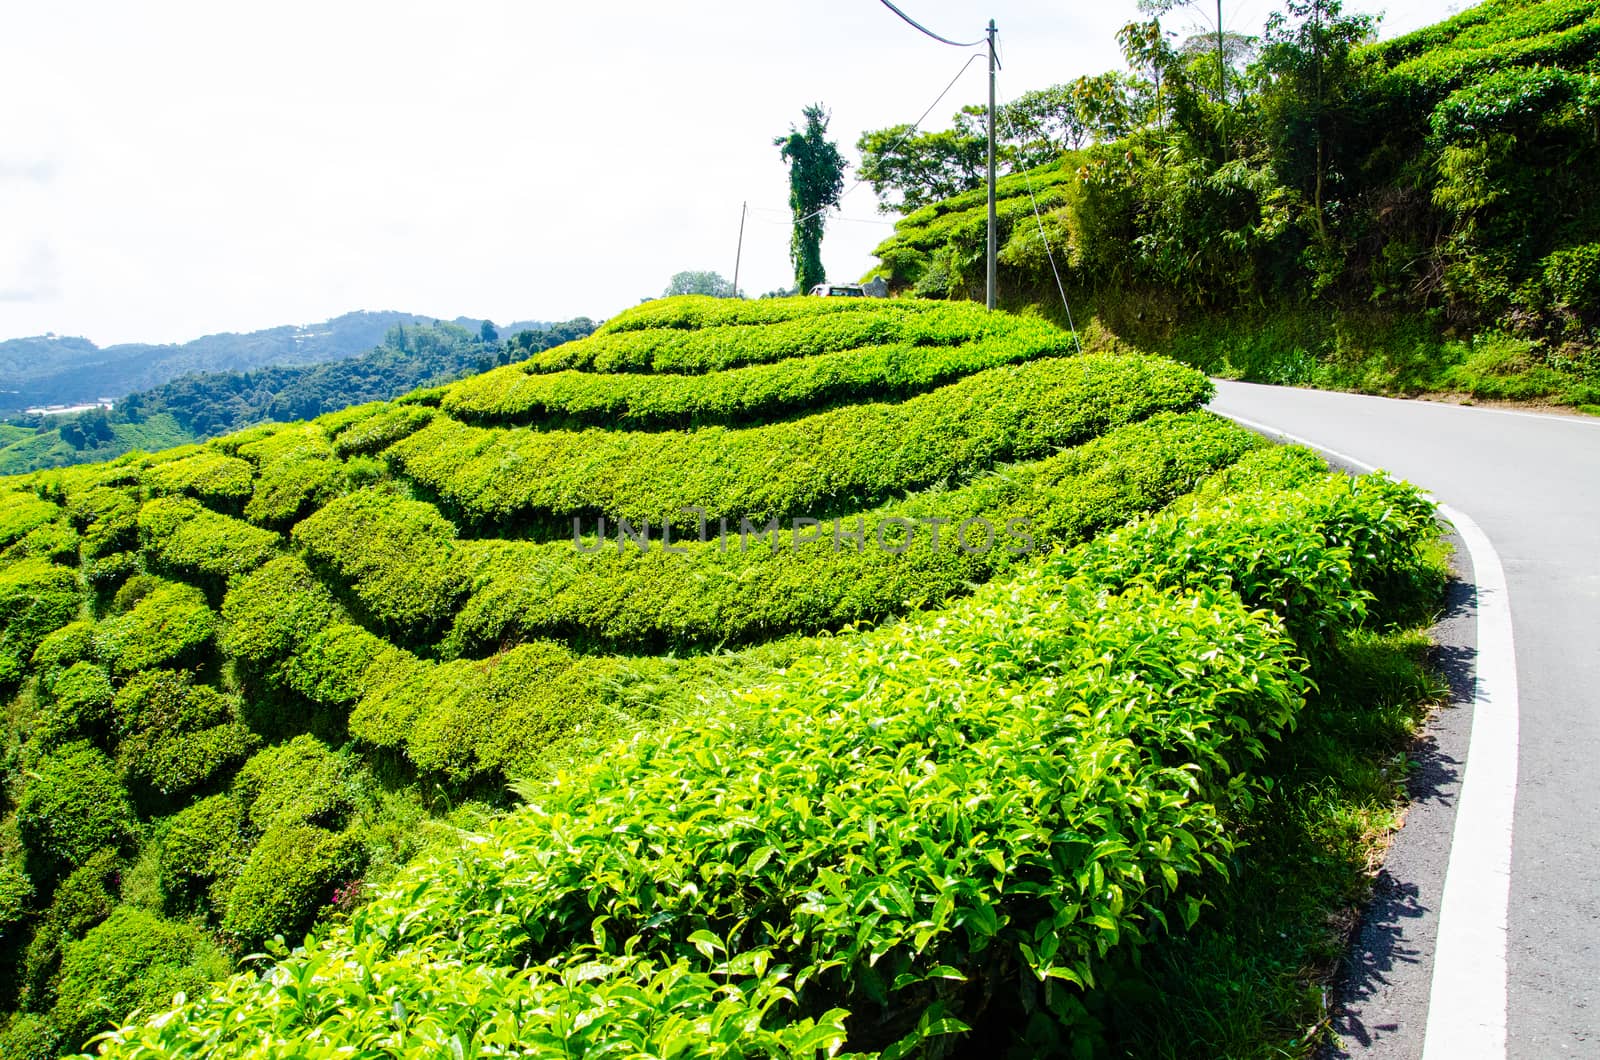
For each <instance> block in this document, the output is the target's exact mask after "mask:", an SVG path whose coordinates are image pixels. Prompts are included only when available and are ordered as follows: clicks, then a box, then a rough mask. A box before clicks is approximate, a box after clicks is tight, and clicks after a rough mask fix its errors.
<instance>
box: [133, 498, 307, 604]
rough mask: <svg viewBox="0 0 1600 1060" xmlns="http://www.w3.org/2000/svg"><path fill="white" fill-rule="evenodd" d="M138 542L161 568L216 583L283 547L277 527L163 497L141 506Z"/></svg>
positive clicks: (246, 569)
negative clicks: (276, 530) (269, 528)
mask: <svg viewBox="0 0 1600 1060" xmlns="http://www.w3.org/2000/svg"><path fill="white" fill-rule="evenodd" d="M139 543H140V545H141V546H142V547H143V549H144V551H145V554H146V555H147V556H148V557H149V558H150V560H151V562H152V564H153V565H154V566H155V567H157V568H159V569H160V570H162V571H165V572H168V573H172V574H177V575H180V576H183V575H187V576H188V577H190V578H194V579H198V580H200V581H202V582H204V583H206V584H211V585H216V586H221V585H223V584H225V583H226V582H227V580H228V578H230V577H231V576H233V575H235V574H242V573H244V572H245V571H249V570H253V569H255V568H256V567H259V566H261V564H263V563H265V562H266V561H267V560H269V559H271V558H272V557H273V556H274V555H276V554H277V551H278V535H277V534H275V533H273V532H272V531H270V530H262V529H260V528H259V527H254V526H251V525H250V524H249V523H246V522H242V521H240V520H238V519H234V518H232V517H231V516H227V515H220V514H218V513H217V512H213V511H211V510H210V509H208V508H205V507H203V506H202V505H201V504H199V503H198V502H196V501H192V500H188V499H186V498H180V497H158V498H156V499H155V500H152V501H151V502H149V503H148V504H146V505H145V506H144V507H143V508H141V509H140V510H139Z"/></svg>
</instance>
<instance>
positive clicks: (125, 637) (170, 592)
mask: <svg viewBox="0 0 1600 1060" xmlns="http://www.w3.org/2000/svg"><path fill="white" fill-rule="evenodd" d="M134 581H137V579H135V580H134ZM134 581H130V582H129V583H128V585H125V586H123V590H124V591H126V590H127V589H128V588H129V587H130V586H133V585H134ZM140 589H141V591H142V592H143V594H144V595H142V596H140V597H138V602H137V603H134V604H133V606H132V608H131V609H130V610H129V611H128V612H127V613H126V614H121V615H117V616H116V617H114V618H108V619H106V620H105V621H103V622H101V623H100V624H99V626H98V627H96V629H95V654H96V655H97V656H98V657H99V658H101V659H103V660H104V661H105V662H106V663H107V665H109V666H110V667H111V669H112V671H113V672H114V673H118V674H131V673H134V672H135V671H138V670H150V669H154V668H156V667H159V666H176V665H182V664H184V663H185V662H187V661H189V660H192V659H194V658H195V657H196V655H197V654H198V653H199V652H200V651H201V650H202V649H203V648H205V647H206V646H207V645H209V644H210V642H211V634H212V632H213V631H214V630H215V628H216V614H215V612H213V611H212V610H211V608H209V607H207V606H206V598H205V594H204V593H202V592H201V591H200V590H199V589H196V588H195V587H194V586H192V585H185V584H183V583H182V582H163V581H161V580H160V579H148V580H147V581H146V582H145V583H142V584H141V585H140ZM120 597H121V594H120V593H119V598H120Z"/></svg>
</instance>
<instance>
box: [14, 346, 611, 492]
mask: <svg viewBox="0 0 1600 1060" xmlns="http://www.w3.org/2000/svg"><path fill="white" fill-rule="evenodd" d="M457 320H458V321H459V323H438V324H426V323H425V324H416V325H411V324H395V325H394V326H392V327H391V328H390V329H389V330H388V332H387V333H386V334H385V335H383V337H382V342H381V344H378V345H375V346H374V347H373V348H372V349H370V350H368V351H366V352H364V353H361V354H360V355H358V356H351V357H345V358H344V359H342V360H337V361H327V362H324V363H320V364H299V365H273V366H270V367H265V368H260V369H256V370H253V371H247V372H192V373H188V374H185V375H183V376H180V377H178V378H177V379H174V380H171V381H170V382H166V383H163V384H161V385H160V386H157V387H152V388H150V389H148V390H140V391H135V392H134V393H132V394H128V395H126V396H125V397H122V398H120V399H119V400H118V401H117V402H116V405H115V407H114V408H112V409H111V410H110V411H109V412H108V411H107V410H104V409H93V410H90V411H88V412H84V413H81V414H74V415H63V416H28V417H23V418H22V422H21V423H20V424H16V423H6V424H0V475H15V474H23V473H25V472H28V471H37V470H40V469H42V468H51V467H67V466H69V465H72V464H82V463H88V462H91V461H96V460H110V459H112V458H114V457H117V456H120V455H122V454H123V453H126V452H129V451H130V450H133V449H139V450H143V451H145V452H153V451H155V450H158V449H167V448H171V447H172V446H176V445H184V444H187V443H189V442H197V441H203V440H205V439H207V438H212V437H215V436H216V435H219V434H223V433H226V432H228V431H234V430H238V429H240V428H243V427H249V426H252V425H254V424H257V423H266V422H286V421H289V420H299V419H311V418H313V417H315V416H319V415H322V414H323V413H325V412H334V411H337V410H339V409H343V408H347V407H349V406H351V405H359V404H363V403H365V402H368V401H381V400H385V399H388V398H392V397H396V396H398V395H400V394H404V393H406V392H407V391H409V390H414V389H416V388H417V387H420V386H429V385H433V384H437V383H446V382H450V381H451V380H454V379H458V378H460V377H461V376H463V375H468V374H470V373H473V372H481V371H487V370H488V369H490V368H492V367H494V366H495V365H497V364H506V363H508V362H509V361H510V360H512V359H517V360H520V359H522V358H525V357H527V356H529V355H531V354H534V353H537V352H539V351H541V350H545V349H548V348H550V347H552V346H558V345H560V344H561V343H563V342H567V341H570V340H572V339H576V338H582V337H583V336H585V335H588V334H589V333H590V332H591V331H593V330H594V322H593V321H591V320H589V319H588V318H587V317H580V318H578V319H576V320H569V321H565V322H563V323H559V324H549V325H545V324H542V323H540V322H537V321H530V322H528V324H527V325H524V324H512V325H508V327H507V333H506V338H505V339H504V340H503V341H502V340H499V339H496V340H492V341H485V340H484V338H483V336H482V322H481V321H474V320H471V319H469V318H464V317H462V318H457ZM467 325H470V327H469V326H467ZM512 328H515V329H517V330H515V331H512V330H511V329H512Z"/></svg>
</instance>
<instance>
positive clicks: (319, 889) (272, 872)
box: [222, 824, 361, 947]
mask: <svg viewBox="0 0 1600 1060" xmlns="http://www.w3.org/2000/svg"><path fill="white" fill-rule="evenodd" d="M360 852H361V851H360V845H359V844H358V843H357V842H356V841H355V840H354V838H353V837H351V836H349V835H342V834H335V833H333V832H329V831H327V830H326V829H322V828H317V827H315V826H313V825H305V824H282V825H275V826H273V827H272V828H270V829H268V830H267V833H266V834H265V835H263V836H262V837H261V841H260V842H258V843H257V844H256V846H255V849H254V850H252V851H251V852H250V858H249V860H248V861H246V862H245V865H244V868H243V869H242V870H241V871H240V873H239V879H238V881H237V882H236V883H235V884H234V885H233V887H232V889H231V890H230V891H229V892H228V905H227V911H226V912H225V913H224V914H223V917H222V930H223V931H225V932H227V933H228V934H229V935H231V936H233V937H234V938H235V939H237V940H238V941H239V943H240V944H241V945H244V946H249V947H254V946H259V945H260V944H261V943H262V942H265V941H266V940H268V939H270V938H272V937H273V936H274V935H283V936H285V937H288V938H298V937H299V936H300V935H302V934H303V933H304V932H305V930H306V928H308V927H310V926H311V921H312V920H313V919H314V918H315V917H316V914H317V910H318V909H320V908H321V907H322V906H323V905H324V904H326V902H327V900H328V897H329V895H330V893H331V892H332V890H333V886H334V884H336V883H338V882H340V881H341V880H346V879H349V878H350V877H351V876H352V875H353V874H354V873H355V872H357V871H358V870H359V868H360Z"/></svg>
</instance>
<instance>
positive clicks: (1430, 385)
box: [1006, 287, 1600, 415]
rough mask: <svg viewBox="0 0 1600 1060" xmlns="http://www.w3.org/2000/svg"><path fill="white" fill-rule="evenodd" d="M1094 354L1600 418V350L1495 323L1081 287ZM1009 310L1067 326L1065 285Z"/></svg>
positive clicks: (1241, 376) (1082, 323)
mask: <svg viewBox="0 0 1600 1060" xmlns="http://www.w3.org/2000/svg"><path fill="white" fill-rule="evenodd" d="M1070 295H1071V298H1072V314H1073V322H1074V323H1076V324H1077V325H1078V327H1079V328H1080V329H1081V337H1082V341H1083V346H1084V348H1085V349H1086V350H1118V351H1124V352H1125V351H1129V350H1144V351H1146V352H1149V353H1156V354H1160V355H1162V356H1164V357H1170V358H1172V359H1173V360H1176V361H1180V362H1182V363H1184V364H1187V365H1190V366H1192V367H1194V368H1198V369H1200V370H1201V371H1203V372H1205V373H1206V374H1208V375H1213V376H1219V377H1221V378H1225V379H1238V380H1242V381H1244V382H1247V383H1271V384H1274V385H1278V386H1305V387H1315V388H1317V389H1321V390H1344V391H1353V392H1356V393H1362V394H1381V395H1385V396H1391V397H1421V396H1440V397H1449V398H1452V399H1456V400H1462V401H1465V402H1468V403H1470V402H1472V401H1511V402H1521V403H1532V404H1543V405H1565V406H1570V407H1571V408H1573V409H1574V410H1575V411H1578V412H1582V413H1587V414H1589V415H1597V414H1600V350H1597V349H1596V347H1595V346H1594V344H1593V343H1592V342H1588V343H1571V344H1567V345H1558V346H1552V345H1550V344H1548V343H1541V342H1536V341H1533V340H1530V339H1526V338H1521V337H1518V336H1515V335H1511V334H1508V333H1505V332H1500V331H1495V330H1492V329H1486V330H1483V331H1481V332H1479V333H1477V334H1475V335H1470V336H1465V337H1462V336H1457V335H1455V334H1454V333H1452V332H1449V331H1447V330H1445V329H1444V328H1443V327H1442V326H1441V325H1439V324H1436V323H1435V322H1433V321H1431V320H1429V319H1428V318H1427V317H1426V316H1424V315H1422V314H1418V313H1397V312H1391V311H1385V310H1379V309H1371V308H1341V309H1328V308H1322V307H1296V308H1283V309H1272V310H1266V309H1257V310H1237V311H1230V312H1210V313H1196V312H1195V311H1193V310H1188V309H1184V308H1182V307H1180V306H1178V305H1177V304H1176V303H1174V302H1172V300H1171V299H1170V298H1169V297H1165V296H1163V295H1161V294H1159V293H1152V292H1141V291H1132V290H1121V291H1114V292H1112V291H1107V292H1094V293H1089V292H1070ZM1006 308H1008V309H1011V310H1012V311H1014V312H1019V313H1026V314H1036V315H1038V316H1040V317H1042V318H1044V319H1047V320H1050V321H1051V322H1053V323H1055V324H1057V325H1059V326H1061V327H1067V326H1068V322H1067V317H1066V314H1065V313H1064V312H1063V311H1062V308H1061V301H1060V295H1059V294H1058V293H1057V292H1056V291H1055V289H1054V288H1053V287H1052V288H1049V289H1042V288H1041V289H1023V290H1017V291H1013V292H1011V295H1010V298H1009V299H1008V301H1007V304H1006Z"/></svg>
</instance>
